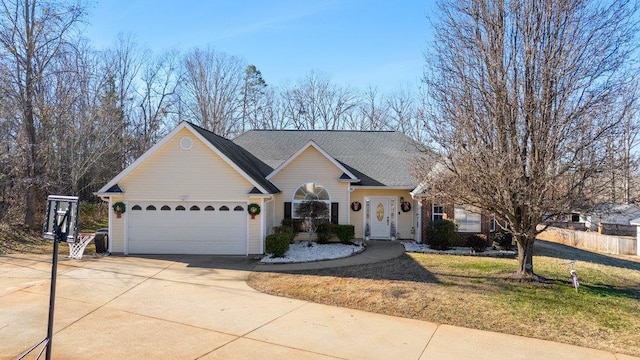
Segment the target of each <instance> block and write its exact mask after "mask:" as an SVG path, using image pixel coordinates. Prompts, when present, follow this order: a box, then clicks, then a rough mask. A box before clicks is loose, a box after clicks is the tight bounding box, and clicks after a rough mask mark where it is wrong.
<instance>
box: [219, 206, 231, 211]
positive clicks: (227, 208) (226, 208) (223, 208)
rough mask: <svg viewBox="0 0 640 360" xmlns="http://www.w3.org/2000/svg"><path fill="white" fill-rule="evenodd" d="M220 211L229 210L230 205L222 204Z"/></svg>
mask: <svg viewBox="0 0 640 360" xmlns="http://www.w3.org/2000/svg"><path fill="white" fill-rule="evenodd" d="M220 211H229V207H228V206H227V205H222V206H220Z"/></svg>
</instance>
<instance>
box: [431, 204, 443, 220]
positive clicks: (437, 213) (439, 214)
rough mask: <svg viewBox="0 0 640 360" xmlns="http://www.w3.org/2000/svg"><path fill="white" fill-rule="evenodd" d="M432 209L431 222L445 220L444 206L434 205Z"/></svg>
mask: <svg viewBox="0 0 640 360" xmlns="http://www.w3.org/2000/svg"><path fill="white" fill-rule="evenodd" d="M431 207H432V209H431V220H433V221H437V220H442V219H444V205H440V204H436V203H433V205H432V206H431Z"/></svg>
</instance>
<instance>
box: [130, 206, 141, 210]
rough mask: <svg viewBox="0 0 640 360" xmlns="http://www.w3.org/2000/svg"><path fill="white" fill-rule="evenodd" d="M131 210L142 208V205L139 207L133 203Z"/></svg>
mask: <svg viewBox="0 0 640 360" xmlns="http://www.w3.org/2000/svg"><path fill="white" fill-rule="evenodd" d="M131 210H142V207H140V205H133V206H132V207H131Z"/></svg>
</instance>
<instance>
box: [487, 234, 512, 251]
mask: <svg viewBox="0 0 640 360" xmlns="http://www.w3.org/2000/svg"><path fill="white" fill-rule="evenodd" d="M492 245H493V247H494V248H496V249H499V250H512V249H513V245H514V244H513V235H512V234H511V233H508V232H502V231H501V232H497V233H495V234H494V235H493V244H492Z"/></svg>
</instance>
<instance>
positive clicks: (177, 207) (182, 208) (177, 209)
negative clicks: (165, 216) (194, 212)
mask: <svg viewBox="0 0 640 360" xmlns="http://www.w3.org/2000/svg"><path fill="white" fill-rule="evenodd" d="M185 210H186V209H185V208H184V206H182V205H178V206H176V211H185Z"/></svg>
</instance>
